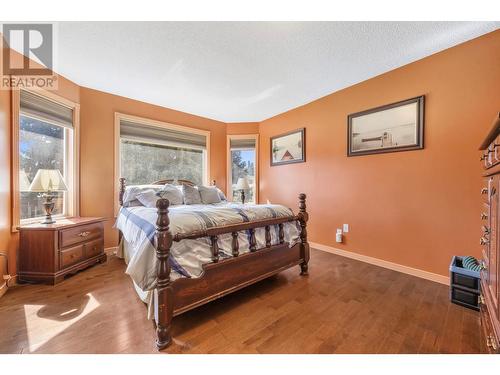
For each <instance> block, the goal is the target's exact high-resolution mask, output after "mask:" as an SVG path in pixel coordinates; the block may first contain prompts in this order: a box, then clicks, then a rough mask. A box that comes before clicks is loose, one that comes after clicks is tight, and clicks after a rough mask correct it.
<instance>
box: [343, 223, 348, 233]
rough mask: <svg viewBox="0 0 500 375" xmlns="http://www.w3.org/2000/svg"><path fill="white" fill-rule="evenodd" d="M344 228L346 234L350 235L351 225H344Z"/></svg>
mask: <svg viewBox="0 0 500 375" xmlns="http://www.w3.org/2000/svg"><path fill="white" fill-rule="evenodd" d="M343 228H344V233H349V224H344V225H343Z"/></svg>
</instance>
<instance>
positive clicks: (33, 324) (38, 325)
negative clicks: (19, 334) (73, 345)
mask: <svg viewBox="0 0 500 375" xmlns="http://www.w3.org/2000/svg"><path fill="white" fill-rule="evenodd" d="M99 306H100V304H99V302H97V300H96V299H95V298H94V297H93V296H92V294H91V293H88V294H86V295H84V296H83V298H82V299H80V300H78V301H75V303H74V305H70V306H68V305H67V304H66V305H64V306H57V305H24V315H25V319H26V330H27V336H28V342H29V351H30V352H34V351H36V350H37V349H39V348H40V347H41V346H42V345H44V344H45V343H47V342H49V341H50V340H52V339H53V338H54V337H56V336H57V335H59V334H60V333H62V332H63V331H64V330H66V329H67V328H69V327H70V326H71V325H73V324H74V323H76V322H78V321H79V320H81V319H82V318H84V317H85V316H87V315H88V314H90V313H91V312H92V311H94V310H95V309H96V308H98V307H99Z"/></svg>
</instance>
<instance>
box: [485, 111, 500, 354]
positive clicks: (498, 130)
mask: <svg viewBox="0 0 500 375" xmlns="http://www.w3.org/2000/svg"><path fill="white" fill-rule="evenodd" d="M480 150H482V152H483V154H482V156H481V161H482V162H483V163H484V164H483V165H484V168H485V171H484V173H483V180H484V187H483V188H482V189H481V194H482V196H483V199H484V202H483V206H484V208H483V212H481V219H482V220H483V221H484V224H483V225H482V232H483V233H482V237H481V239H480V244H481V246H482V249H483V251H482V260H481V268H482V270H481V296H480V311H481V326H482V330H481V331H482V336H483V337H482V345H484V347H483V349H484V351H485V352H486V353H500V349H499V348H500V305H499V303H498V302H499V299H500V283H499V268H500V267H499V265H500V253H499V249H500V235H499V230H500V221H499V209H498V205H499V202H500V199H499V197H500V114H499V115H498V117H497V118H496V120H495V122H494V123H493V127H492V128H491V130H490V132H489V133H488V136H487V137H486V139H485V140H484V142H483V143H482V144H481V147H480Z"/></svg>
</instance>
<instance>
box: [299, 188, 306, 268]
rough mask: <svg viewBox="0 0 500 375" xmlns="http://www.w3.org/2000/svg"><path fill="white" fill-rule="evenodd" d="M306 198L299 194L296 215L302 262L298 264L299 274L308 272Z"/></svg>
mask: <svg viewBox="0 0 500 375" xmlns="http://www.w3.org/2000/svg"><path fill="white" fill-rule="evenodd" d="M306 198H307V196H306V195H305V194H304V193H300V194H299V214H298V215H297V216H298V218H299V223H300V228H301V230H300V242H301V249H300V250H301V257H302V259H303V262H302V263H301V264H300V270H301V272H300V274H301V275H307V274H308V265H307V264H308V262H309V243H308V242H307V221H308V220H309V214H308V213H307V211H306V208H307V207H306Z"/></svg>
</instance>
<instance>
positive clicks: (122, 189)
mask: <svg viewBox="0 0 500 375" xmlns="http://www.w3.org/2000/svg"><path fill="white" fill-rule="evenodd" d="M123 194H125V178H124V177H120V193H119V194H118V202H119V203H120V207H123ZM122 236H123V234H122V231H121V230H119V231H118V246H120V243H121V242H122Z"/></svg>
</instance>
